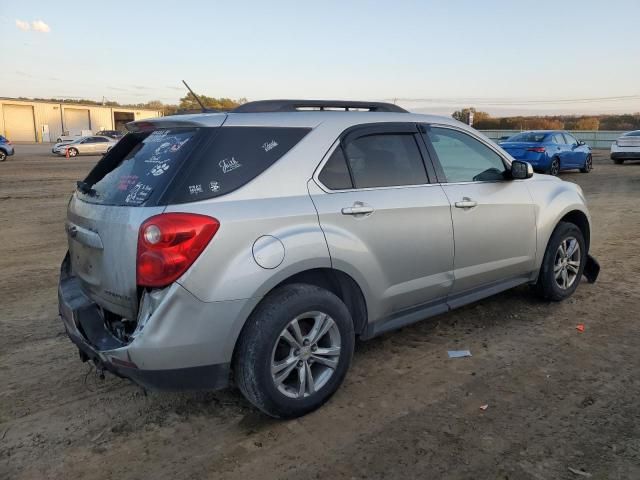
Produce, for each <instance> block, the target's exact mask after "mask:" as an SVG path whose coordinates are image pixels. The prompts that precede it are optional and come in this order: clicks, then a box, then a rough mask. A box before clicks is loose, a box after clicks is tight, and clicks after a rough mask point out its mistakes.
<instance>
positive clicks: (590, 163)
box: [580, 155, 593, 173]
mask: <svg viewBox="0 0 640 480" xmlns="http://www.w3.org/2000/svg"><path fill="white" fill-rule="evenodd" d="M591 170H593V158H591V155H587V158H586V159H585V161H584V167H583V168H581V169H580V171H581V172H582V173H589V172H590V171H591Z"/></svg>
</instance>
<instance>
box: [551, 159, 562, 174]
mask: <svg viewBox="0 0 640 480" xmlns="http://www.w3.org/2000/svg"><path fill="white" fill-rule="evenodd" d="M548 173H549V175H553V176H554V177H556V176H557V175H558V174H559V173H560V159H559V158H558V157H553V158H552V159H551V165H550V166H549V172H548Z"/></svg>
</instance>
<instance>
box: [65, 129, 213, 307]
mask: <svg viewBox="0 0 640 480" xmlns="http://www.w3.org/2000/svg"><path fill="white" fill-rule="evenodd" d="M157 127H158V126H157V125H156V126H153V128H155V130H153V131H145V132H136V133H130V134H128V135H126V136H125V137H124V138H123V139H122V140H120V142H118V143H117V144H116V145H115V146H114V147H113V149H112V150H111V151H110V152H109V154H107V155H106V156H105V157H104V158H103V159H102V160H101V161H100V162H99V163H98V164H97V165H96V166H95V168H94V169H93V170H92V171H91V172H90V173H89V175H88V177H87V178H86V179H85V180H84V182H79V184H78V189H77V190H76V192H75V193H74V195H73V197H72V199H71V201H70V202H69V207H68V213H67V223H66V230H67V236H68V243H69V256H70V259H71V268H72V273H73V274H74V275H76V276H77V277H78V278H79V279H80V281H81V284H82V287H83V289H84V290H85V292H86V293H87V294H88V295H89V296H90V297H91V298H92V299H93V300H94V301H95V302H96V303H98V304H99V305H101V306H102V307H103V308H105V309H107V310H109V311H110V312H113V313H115V314H117V315H120V316H123V317H125V318H127V319H130V320H134V319H135V318H136V315H137V311H138V295H137V283H136V257H137V241H138V230H139V228H140V225H141V224H142V223H143V222H144V221H145V220H146V219H148V218H149V217H151V216H153V215H157V214H159V213H162V212H163V211H164V209H165V206H164V203H165V202H164V201H163V197H164V196H165V192H166V191H167V189H168V188H169V186H170V185H171V183H172V182H173V178H174V177H175V176H176V175H177V174H178V172H179V171H180V169H181V168H182V166H183V164H184V165H186V163H187V162H188V157H189V155H190V153H191V152H192V151H193V150H194V149H196V148H199V146H200V144H202V143H203V141H204V140H203V139H204V138H205V137H206V133H205V130H207V131H211V129H210V128H204V127H197V126H178V127H175V126H173V127H169V128H163V127H160V128H157Z"/></svg>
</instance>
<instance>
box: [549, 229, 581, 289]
mask: <svg viewBox="0 0 640 480" xmlns="http://www.w3.org/2000/svg"><path fill="white" fill-rule="evenodd" d="M581 260H582V256H581V253H580V244H579V243H578V240H576V239H575V238H574V237H568V238H566V239H564V240H563V241H562V242H560V245H559V246H558V250H557V251H556V257H555V262H554V266H553V274H554V277H555V281H556V284H557V285H558V287H560V288H561V289H563V290H566V289H568V288H570V287H571V286H572V285H573V284H574V283H575V281H576V279H577V278H578V272H579V271H580V262H581Z"/></svg>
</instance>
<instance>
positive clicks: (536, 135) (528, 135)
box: [506, 132, 548, 143]
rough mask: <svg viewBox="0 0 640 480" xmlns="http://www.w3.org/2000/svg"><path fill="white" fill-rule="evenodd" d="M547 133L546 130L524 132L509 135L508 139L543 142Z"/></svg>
mask: <svg viewBox="0 0 640 480" xmlns="http://www.w3.org/2000/svg"><path fill="white" fill-rule="evenodd" d="M547 135H548V133H546V132H522V133H519V134H517V135H514V136H513V137H509V138H508V139H507V140H506V141H507V142H533V143H542V142H543V141H544V139H545V138H546V137H547Z"/></svg>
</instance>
